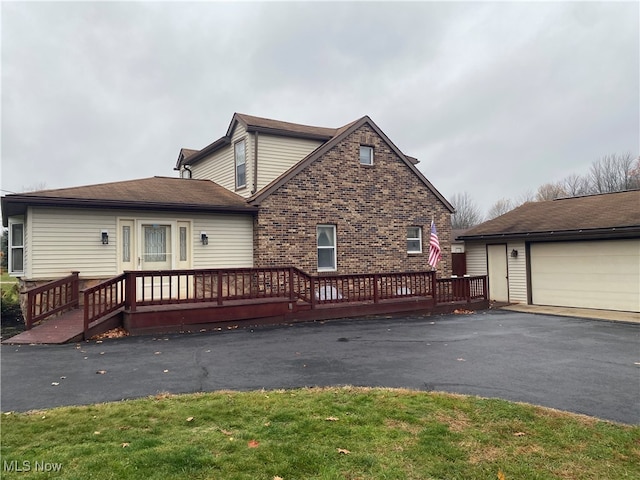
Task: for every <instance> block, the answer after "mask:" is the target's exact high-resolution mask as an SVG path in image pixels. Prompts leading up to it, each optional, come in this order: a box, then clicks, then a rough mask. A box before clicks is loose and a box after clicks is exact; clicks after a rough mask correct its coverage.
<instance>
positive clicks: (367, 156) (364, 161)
mask: <svg viewBox="0 0 640 480" xmlns="http://www.w3.org/2000/svg"><path fill="white" fill-rule="evenodd" d="M360 164H361V165H373V147H368V146H366V145H360Z"/></svg>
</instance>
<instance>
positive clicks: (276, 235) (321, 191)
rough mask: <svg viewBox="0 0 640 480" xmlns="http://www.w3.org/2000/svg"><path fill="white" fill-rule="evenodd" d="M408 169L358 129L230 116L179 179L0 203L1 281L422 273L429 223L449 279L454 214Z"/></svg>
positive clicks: (371, 132)
mask: <svg viewBox="0 0 640 480" xmlns="http://www.w3.org/2000/svg"><path fill="white" fill-rule="evenodd" d="M416 163H417V160H416V159H414V158H411V157H408V156H406V155H405V154H403V153H402V152H401V151H400V150H399V149H398V147H396V145H395V144H394V143H393V142H392V141H391V140H390V139H389V138H388V137H387V136H386V135H385V134H384V133H383V132H382V130H380V128H379V127H378V126H377V125H376V124H375V123H374V122H373V121H372V120H371V119H370V118H369V117H367V116H365V117H362V118H360V119H358V120H356V121H354V122H352V123H349V124H347V125H345V126H343V127H340V128H335V129H334V128H322V127H312V126H306V125H298V124H293V123H288V122H281V121H275V120H269V119H265V118H258V117H253V116H249V115H243V114H235V115H234V116H233V118H232V120H231V123H230V125H229V128H228V129H227V132H226V133H225V135H224V136H222V137H221V138H219V139H218V140H216V141H214V142H213V143H211V144H210V145H208V146H206V147H204V148H202V149H201V150H189V149H184V148H183V149H181V150H180V154H179V156H178V160H177V165H176V167H175V168H176V170H177V171H179V178H163V177H153V178H147V179H138V180H129V181H122V182H114V183H107V184H100V185H89V186H82V187H74V188H65V189H56V190H44V191H39V192H30V193H24V194H14V195H6V196H4V197H3V198H2V214H3V224H4V225H5V226H8V227H9V268H10V272H11V274H12V275H15V276H19V277H21V278H22V279H23V280H24V281H26V282H29V283H32V282H35V283H37V282H39V281H44V280H50V279H54V278H59V277H62V276H65V275H68V274H69V272H71V271H79V272H80V278H81V279H83V280H84V281H85V282H86V283H91V281H95V280H99V279H104V278H109V277H112V276H115V275H117V274H119V273H121V272H123V271H126V270H138V269H140V270H162V269H198V268H222V267H250V266H256V267H262V266H288V265H292V266H296V267H298V268H300V269H302V270H304V271H306V272H307V273H311V274H313V273H317V272H335V273H337V274H342V273H372V272H394V271H424V270H429V269H430V267H429V265H428V262H427V259H428V250H429V245H428V242H429V226H430V223H431V221H432V220H433V221H434V222H435V225H436V227H437V230H438V234H439V237H440V245H441V246H442V260H441V262H440V263H439V264H438V270H439V272H440V275H441V276H448V275H450V274H451V255H450V236H451V221H450V215H451V213H452V211H453V208H452V206H451V204H450V203H449V202H448V201H447V200H446V199H445V198H444V197H443V196H442V195H441V194H440V193H439V192H438V191H437V189H436V188H435V187H434V186H433V185H432V184H431V183H430V182H429V181H428V180H427V179H426V178H425V176H424V175H423V174H422V173H421V172H420V171H419V170H418V169H417V168H416V166H415V165H416Z"/></svg>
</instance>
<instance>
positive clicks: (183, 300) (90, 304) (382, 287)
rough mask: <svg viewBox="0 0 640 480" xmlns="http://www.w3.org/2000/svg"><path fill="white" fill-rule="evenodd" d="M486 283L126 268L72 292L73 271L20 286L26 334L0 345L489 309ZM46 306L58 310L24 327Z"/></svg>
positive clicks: (410, 276) (427, 276)
mask: <svg viewBox="0 0 640 480" xmlns="http://www.w3.org/2000/svg"><path fill="white" fill-rule="evenodd" d="M486 287H487V280H486V277H464V278H449V279H437V278H436V276H435V272H433V271H429V272H404V273H386V274H358V275H328V276H310V275H307V274H306V273H304V272H302V271H300V270H298V269H296V268H294V267H286V268H278V267H267V268H239V269H205V270H170V271H150V272H149V271H132V272H125V273H124V274H122V275H119V276H117V277H114V278H112V279H109V280H106V281H104V282H102V283H100V284H98V285H95V286H93V287H90V288H88V289H85V290H83V292H82V299H80V292H79V291H78V274H77V273H76V272H74V273H73V274H72V275H70V276H69V277H66V278H65V279H61V280H58V281H55V282H51V283H50V284H48V285H43V286H41V287H37V288H36V289H32V290H30V291H29V292H27V293H28V297H29V305H28V307H29V309H28V312H29V315H28V316H27V320H28V321H27V322H25V323H26V326H27V331H26V332H24V333H21V334H19V335H16V336H14V337H11V338H9V339H7V340H5V341H4V342H3V343H11V344H16V343H17V344H32V343H34V344H35V343H66V342H72V341H78V340H82V339H89V338H91V337H92V336H93V335H96V334H98V333H102V332H105V331H107V330H109V329H111V328H115V327H117V326H124V328H125V329H126V330H128V331H129V332H130V333H131V334H134V335H135V334H145V333H160V332H176V331H178V332H183V331H198V330H203V329H204V330H208V329H220V328H221V327H224V326H249V325H261V324H273V323H293V322H301V321H317V320H328V319H332V318H345V317H360V316H365V315H376V314H389V313H400V312H410V311H422V312H424V313H446V312H450V311H453V310H455V309H456V308H468V309H472V310H476V309H481V308H487V306H488V300H487V288H486ZM79 300H82V301H79ZM78 307H80V308H78ZM65 309H66V310H68V311H67V312H65V313H61V314H59V312H60V311H64V310H65ZM69 309H70V310H69ZM50 312H51V313H54V314H58V316H55V317H53V318H50V317H49V319H48V320H46V321H44V322H42V323H41V324H39V325H35V326H33V325H34V323H36V322H37V321H40V320H42V319H45V318H47V317H48V316H50V314H51V313H50ZM30 327H32V328H31V329H29V328H30Z"/></svg>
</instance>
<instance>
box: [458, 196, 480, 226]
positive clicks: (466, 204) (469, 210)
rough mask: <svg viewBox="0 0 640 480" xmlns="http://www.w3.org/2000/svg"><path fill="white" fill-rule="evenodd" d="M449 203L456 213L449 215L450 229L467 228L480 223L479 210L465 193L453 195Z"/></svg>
mask: <svg viewBox="0 0 640 480" xmlns="http://www.w3.org/2000/svg"><path fill="white" fill-rule="evenodd" d="M451 203H452V205H453V206H454V208H455V209H456V213H454V214H453V215H451V227H452V228H455V229H462V228H469V227H473V226H474V225H478V224H479V223H482V214H481V213H480V209H479V208H478V206H477V205H476V203H475V202H474V201H473V199H472V198H471V197H470V196H469V194H468V193H467V192H464V193H456V194H455V195H453V197H451Z"/></svg>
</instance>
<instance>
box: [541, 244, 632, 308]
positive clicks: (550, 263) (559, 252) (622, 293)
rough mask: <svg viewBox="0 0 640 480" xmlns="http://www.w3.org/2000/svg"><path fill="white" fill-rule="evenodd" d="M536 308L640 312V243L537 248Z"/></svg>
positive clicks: (563, 245) (546, 245) (544, 245)
mask: <svg viewBox="0 0 640 480" xmlns="http://www.w3.org/2000/svg"><path fill="white" fill-rule="evenodd" d="M531 292H532V300H533V303H534V304H535V305H553V306H563V307H581V308H596V309H603V310H619V311H629V312H640V240H639V239H630V240H607V241H585V242H557V243H533V244H531Z"/></svg>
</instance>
